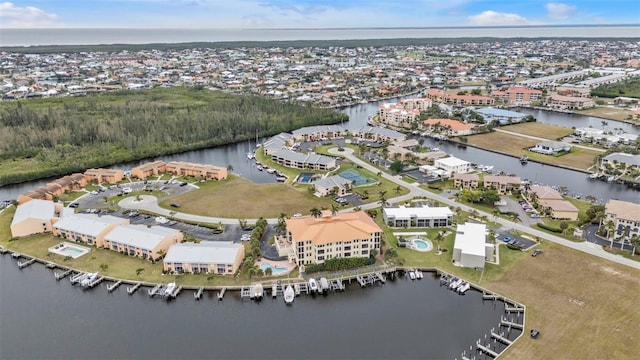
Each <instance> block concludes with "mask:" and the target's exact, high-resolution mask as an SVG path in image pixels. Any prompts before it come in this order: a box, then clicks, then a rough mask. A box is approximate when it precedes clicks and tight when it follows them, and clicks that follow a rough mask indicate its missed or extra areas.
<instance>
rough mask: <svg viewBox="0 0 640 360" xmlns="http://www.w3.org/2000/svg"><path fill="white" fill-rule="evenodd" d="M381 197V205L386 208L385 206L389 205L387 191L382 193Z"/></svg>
mask: <svg viewBox="0 0 640 360" xmlns="http://www.w3.org/2000/svg"><path fill="white" fill-rule="evenodd" d="M379 195H380V204H382V207H384V206H385V205H387V190H382V191H380V193H379Z"/></svg>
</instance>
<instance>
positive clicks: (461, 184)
mask: <svg viewBox="0 0 640 360" xmlns="http://www.w3.org/2000/svg"><path fill="white" fill-rule="evenodd" d="M479 185H480V176H478V174H465V173H455V174H453V186H454V187H455V188H457V189H469V190H471V189H477V188H478V186H479Z"/></svg>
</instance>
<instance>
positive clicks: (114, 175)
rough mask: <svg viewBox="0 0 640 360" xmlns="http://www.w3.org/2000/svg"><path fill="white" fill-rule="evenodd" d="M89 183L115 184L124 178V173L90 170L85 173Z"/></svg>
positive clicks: (119, 171)
mask: <svg viewBox="0 0 640 360" xmlns="http://www.w3.org/2000/svg"><path fill="white" fill-rule="evenodd" d="M84 177H85V178H86V179H87V181H93V180H96V181H97V182H98V183H105V182H106V183H111V184H115V183H117V182H119V181H120V180H122V179H123V178H124V171H123V170H121V169H88V170H87V171H85V172H84Z"/></svg>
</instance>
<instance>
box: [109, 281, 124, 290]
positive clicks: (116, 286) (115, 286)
mask: <svg viewBox="0 0 640 360" xmlns="http://www.w3.org/2000/svg"><path fill="white" fill-rule="evenodd" d="M120 284H122V280H118V281H116V282H114V283H113V284H111V285H107V291H108V292H112V291H113V290H115V289H117V288H118V286H120Z"/></svg>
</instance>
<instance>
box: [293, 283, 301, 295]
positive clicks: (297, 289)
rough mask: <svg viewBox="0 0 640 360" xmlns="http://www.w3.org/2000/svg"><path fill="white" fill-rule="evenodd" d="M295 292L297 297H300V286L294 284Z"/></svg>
mask: <svg viewBox="0 0 640 360" xmlns="http://www.w3.org/2000/svg"><path fill="white" fill-rule="evenodd" d="M293 291H294V292H295V293H296V296H300V284H298V283H296V284H293Z"/></svg>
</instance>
